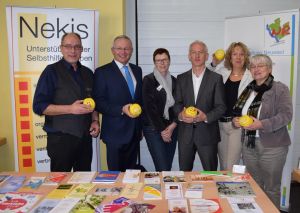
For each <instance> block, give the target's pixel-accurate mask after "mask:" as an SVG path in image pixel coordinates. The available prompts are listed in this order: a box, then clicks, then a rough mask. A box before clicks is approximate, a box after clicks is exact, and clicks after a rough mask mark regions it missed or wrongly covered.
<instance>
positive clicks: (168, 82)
mask: <svg viewBox="0 0 300 213" xmlns="http://www.w3.org/2000/svg"><path fill="white" fill-rule="evenodd" d="M153 73H154V77H155V78H156V80H157V81H158V83H159V84H160V85H161V86H162V87H163V88H164V89H165V91H166V93H167V100H166V105H165V108H164V118H165V119H167V120H169V108H170V107H172V106H173V105H174V103H175V100H174V98H173V95H172V77H171V74H170V72H169V71H168V72H167V75H166V76H165V77H163V76H162V75H161V74H160V72H159V71H158V70H157V69H156V68H154V69H153Z"/></svg>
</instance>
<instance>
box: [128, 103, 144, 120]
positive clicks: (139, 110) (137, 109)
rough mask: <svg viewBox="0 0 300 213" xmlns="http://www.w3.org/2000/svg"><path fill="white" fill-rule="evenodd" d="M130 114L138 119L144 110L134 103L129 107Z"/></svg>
mask: <svg viewBox="0 0 300 213" xmlns="http://www.w3.org/2000/svg"><path fill="white" fill-rule="evenodd" d="M129 112H130V114H131V115H132V116H134V117H138V116H139V115H140V114H141V113H142V108H141V106H140V105H139V104H137V103H134V104H131V105H130V106H129Z"/></svg>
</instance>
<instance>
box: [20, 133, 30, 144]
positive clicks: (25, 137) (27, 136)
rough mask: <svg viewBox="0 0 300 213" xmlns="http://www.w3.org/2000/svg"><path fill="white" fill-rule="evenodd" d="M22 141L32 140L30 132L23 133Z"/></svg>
mask: <svg viewBox="0 0 300 213" xmlns="http://www.w3.org/2000/svg"><path fill="white" fill-rule="evenodd" d="M21 138H22V139H21V142H30V134H27V133H23V134H21Z"/></svg>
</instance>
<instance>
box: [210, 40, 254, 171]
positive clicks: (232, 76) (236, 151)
mask: <svg viewBox="0 0 300 213" xmlns="http://www.w3.org/2000/svg"><path fill="white" fill-rule="evenodd" d="M249 57H250V52H249V50H248V47H247V46H246V45H245V44H244V43H242V42H233V43H231V44H230V45H229V47H228V49H227V51H226V54H225V61H224V66H218V67H217V69H216V72H217V73H219V74H221V75H222V76H223V82H224V86H225V98H226V107H227V110H226V112H225V114H224V115H223V116H222V117H221V118H220V119H219V126H220V134H221V142H220V143H219V144H218V156H219V162H220V169H221V170H232V167H233V165H235V164H239V162H240V159H241V152H242V143H241V130H240V129H237V128H234V127H233V126H232V118H233V112H232V109H233V106H234V104H235V102H236V100H237V99H238V97H239V96H240V94H241V93H242V91H243V90H244V89H245V88H246V86H247V85H248V84H249V83H250V82H251V81H252V76H251V73H250V71H249V70H248V67H249ZM219 62H220V61H217V59H216V58H215V57H214V58H213V64H215V65H216V64H217V63H219ZM209 69H211V70H215V68H214V67H209Z"/></svg>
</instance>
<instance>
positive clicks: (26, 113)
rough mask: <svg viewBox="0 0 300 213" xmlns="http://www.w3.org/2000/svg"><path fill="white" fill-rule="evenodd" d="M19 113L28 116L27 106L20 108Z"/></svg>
mask: <svg viewBox="0 0 300 213" xmlns="http://www.w3.org/2000/svg"><path fill="white" fill-rule="evenodd" d="M20 115H21V116H28V115H29V109H28V108H20Z"/></svg>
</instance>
